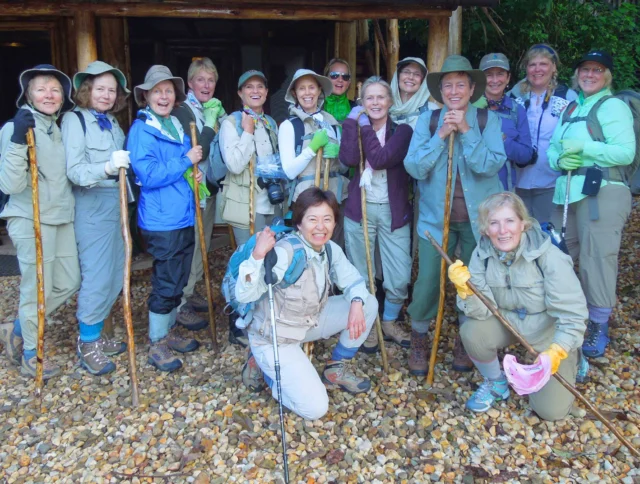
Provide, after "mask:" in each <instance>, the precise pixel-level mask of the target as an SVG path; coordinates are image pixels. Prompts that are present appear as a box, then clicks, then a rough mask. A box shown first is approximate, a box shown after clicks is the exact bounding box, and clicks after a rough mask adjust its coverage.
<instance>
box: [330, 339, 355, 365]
mask: <svg viewBox="0 0 640 484" xmlns="http://www.w3.org/2000/svg"><path fill="white" fill-rule="evenodd" d="M357 352H358V348H347V347H345V346H343V345H342V343H341V342H340V341H338V344H337V345H336V347H335V348H333V353H331V359H332V360H333V361H340V360H350V359H351V358H353V357H354V356H355V355H356V353H357Z"/></svg>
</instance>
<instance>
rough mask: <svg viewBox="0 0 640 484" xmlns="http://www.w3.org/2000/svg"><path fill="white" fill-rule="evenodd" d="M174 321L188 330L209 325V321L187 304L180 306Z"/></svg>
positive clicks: (197, 329)
mask: <svg viewBox="0 0 640 484" xmlns="http://www.w3.org/2000/svg"><path fill="white" fill-rule="evenodd" d="M176 323H178V324H179V325H180V326H182V327H184V328H187V329H188V330H190V331H200V330H201V329H204V328H206V327H207V326H208V325H209V321H208V320H207V319H206V318H203V317H202V316H200V315H199V314H198V313H196V312H195V311H194V310H193V308H192V307H191V306H189V305H188V304H185V305H184V306H182V307H181V308H180V311H178V314H177V315H176Z"/></svg>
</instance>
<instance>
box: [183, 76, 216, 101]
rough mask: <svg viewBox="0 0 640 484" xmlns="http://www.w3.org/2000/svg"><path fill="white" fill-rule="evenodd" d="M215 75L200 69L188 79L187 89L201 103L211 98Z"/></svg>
mask: <svg viewBox="0 0 640 484" xmlns="http://www.w3.org/2000/svg"><path fill="white" fill-rule="evenodd" d="M216 82H217V81H216V76H215V74H214V73H213V72H211V71H209V70H206V69H200V70H199V71H198V72H196V73H195V75H194V76H193V77H192V78H191V80H189V82H188V84H189V89H191V90H192V91H193V94H194V95H195V97H196V99H197V100H198V101H200V102H201V103H202V104H204V103H206V102H207V101H210V100H211V98H213V93H214V92H215V90H216Z"/></svg>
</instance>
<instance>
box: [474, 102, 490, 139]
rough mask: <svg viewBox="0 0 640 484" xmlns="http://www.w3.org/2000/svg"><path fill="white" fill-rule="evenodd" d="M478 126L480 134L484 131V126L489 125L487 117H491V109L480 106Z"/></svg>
mask: <svg viewBox="0 0 640 484" xmlns="http://www.w3.org/2000/svg"><path fill="white" fill-rule="evenodd" d="M477 117H478V128H480V134H482V133H484V128H486V127H487V119H489V110H488V109H486V108H478V114H477Z"/></svg>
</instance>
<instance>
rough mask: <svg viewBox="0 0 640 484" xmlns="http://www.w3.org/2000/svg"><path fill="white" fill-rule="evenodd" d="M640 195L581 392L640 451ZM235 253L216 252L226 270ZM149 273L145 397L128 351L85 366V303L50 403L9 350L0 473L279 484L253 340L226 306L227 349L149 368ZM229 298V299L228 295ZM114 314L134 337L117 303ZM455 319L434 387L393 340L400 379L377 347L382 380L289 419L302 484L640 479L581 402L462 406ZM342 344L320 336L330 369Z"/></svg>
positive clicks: (466, 380) (52, 328) (13, 307)
mask: <svg viewBox="0 0 640 484" xmlns="http://www.w3.org/2000/svg"><path fill="white" fill-rule="evenodd" d="M637 205H638V203H637V200H636V207H635V208H634V211H633V215H632V220H631V221H630V223H629V224H628V226H627V231H626V233H625V235H624V237H623V249H622V253H621V261H620V278H619V304H618V307H617V308H616V311H615V318H614V321H615V323H614V324H613V328H612V337H613V342H612V344H611V347H610V348H609V350H608V351H607V354H606V356H605V357H604V358H599V359H597V360H596V361H594V362H593V365H592V371H591V380H590V382H588V383H587V384H584V385H580V386H579V390H580V391H581V392H582V394H583V395H585V396H586V397H587V398H588V399H589V400H590V401H591V402H593V403H594V404H596V405H597V406H598V407H599V408H600V409H601V410H603V411H605V413H606V415H607V416H609V417H610V418H611V419H614V421H615V423H616V425H618V427H619V428H620V429H621V430H622V431H623V432H624V434H625V436H627V438H628V439H629V440H632V441H633V443H634V444H635V445H636V446H637V447H640V430H639V428H638V427H640V390H639V389H638V382H639V381H640V323H639V320H640V290H639V288H638V278H637V275H636V271H637V268H638V258H639V257H640V250H639V249H640V208H639V207H638V206H637ZM229 253H230V251H229V249H226V250H219V251H217V252H214V253H211V254H210V258H211V264H212V267H213V271H214V276H215V277H214V280H215V281H219V280H220V275H221V273H222V271H223V269H224V262H225V261H226V260H227V257H228V256H229ZM149 274H150V272H149V271H140V272H136V273H135V274H134V278H133V280H132V288H133V301H134V305H135V306H134V308H133V312H134V315H133V316H134V324H135V326H136V328H135V343H136V349H137V355H138V356H137V363H138V379H139V386H140V392H141V394H140V398H141V406H140V408H137V409H133V408H131V398H130V390H129V378H128V374H127V358H126V354H124V355H121V356H119V357H117V358H116V361H117V364H118V369H117V372H116V373H115V374H112V375H108V376H107V377H93V376H91V375H89V374H88V373H87V372H85V371H83V370H82V369H80V368H79V367H78V366H77V359H76V356H75V348H74V344H75V340H76V337H77V334H76V332H77V329H76V328H77V327H76V324H75V305H76V302H75V299H72V300H70V301H69V302H68V303H67V304H66V305H64V306H63V307H62V308H60V309H59V310H58V311H57V312H56V313H54V314H53V315H52V317H51V320H50V322H49V325H48V326H47V328H46V342H45V345H46V353H47V355H48V356H49V357H51V358H52V359H53V360H54V361H55V362H56V363H57V364H59V365H61V366H62V368H63V372H62V376H61V377H59V378H57V379H55V380H52V381H50V382H49V383H48V384H47V385H46V386H45V389H44V392H43V399H42V402H41V403H40V402H39V401H38V400H37V399H35V397H34V392H33V390H34V385H33V381H31V380H28V379H25V378H23V377H22V376H20V374H19V372H18V370H17V369H16V368H15V367H13V366H11V365H10V364H9V362H8V361H7V360H6V358H4V357H2V358H0V388H1V389H2V390H1V391H0V482H8V483H26V482H74V483H76V482H87V483H107V482H113V483H115V482H123V483H124V482H126V483H139V482H158V483H161V482H171V483H183V482H193V483H197V484H206V483H225V482H242V483H264V482H283V479H282V470H281V462H282V456H281V453H280V451H281V447H280V437H279V420H278V408H277V405H276V403H275V401H274V400H273V399H272V398H271V396H270V395H269V394H267V393H266V392H263V393H261V394H258V395H255V394H251V393H249V392H248V391H247V390H246V389H245V388H244V387H243V385H242V383H241V380H240V369H241V367H242V364H243V361H244V358H245V352H244V351H242V350H241V349H239V348H237V347H232V346H231V345H228V344H226V337H227V335H226V327H227V323H226V317H224V316H223V315H222V314H219V316H218V317H217V323H218V325H219V327H220V338H221V339H222V340H223V341H224V342H225V344H223V345H222V346H221V352H220V353H219V354H217V355H214V354H212V352H211V351H210V348H207V347H206V341H207V332H206V331H203V332H200V333H199V334H198V338H199V339H200V340H201V341H203V342H205V345H203V347H201V349H200V350H198V351H197V352H196V353H195V354H191V355H186V358H184V363H185V366H184V367H183V369H182V370H180V371H178V372H176V373H174V374H169V375H167V374H162V373H160V372H157V371H156V370H155V369H153V368H152V367H150V366H149V365H147V363H146V350H147V341H146V305H145V302H146V296H147V294H148V291H149ZM18 283H19V279H18V278H17V277H6V278H0V291H1V294H2V300H1V301H0V321H9V320H11V319H12V318H14V317H15V315H16V313H17V304H18V295H19V293H18ZM217 289H218V287H217V286H216V291H217ZM200 290H201V292H202V293H203V294H204V290H203V287H200ZM450 292H451V293H452V292H453V291H450ZM222 304H223V301H222V299H221V298H218V300H217V302H216V305H217V306H216V307H217V308H221V307H222ZM114 318H115V322H116V334H119V335H122V336H123V335H124V330H123V327H122V324H123V323H122V311H121V310H120V309H119V308H118V309H117V311H116V313H115V315H114ZM453 318H454V311H453V297H451V298H450V299H449V301H448V306H447V312H446V320H447V323H446V324H445V326H444V328H443V338H442V341H441V346H440V350H441V351H440V356H439V358H438V366H437V370H436V377H435V381H436V384H435V386H434V387H433V388H432V389H426V388H425V387H424V385H423V382H422V381H421V380H418V379H416V378H414V377H411V376H410V375H409V374H408V371H407V369H406V362H407V357H408V355H407V351H406V350H402V349H398V348H397V347H388V353H389V362H390V365H391V367H392V368H391V371H390V374H389V375H388V376H386V375H384V374H383V372H382V370H381V366H380V361H379V358H378V357H368V356H365V355H358V356H357V357H356V360H357V365H358V367H359V368H360V370H362V371H363V372H365V373H366V374H368V375H370V377H371V378H372V381H373V390H372V392H371V393H370V394H368V395H365V396H359V397H353V396H350V395H348V394H345V393H342V392H339V391H338V392H332V393H331V399H330V405H329V413H328V414H327V415H326V416H325V417H324V418H323V419H322V420H317V421H314V422H305V421H303V420H302V419H300V418H299V417H296V416H295V415H293V414H292V413H288V414H287V415H285V419H286V427H287V441H288V443H289V465H290V470H291V482H303V483H308V484H312V483H322V482H327V483H329V482H336V483H344V482H348V483H356V482H358V483H360V482H374V483H380V482H408V483H413V482H415V483H424V482H464V483H470V482H477V483H481V482H535V483H538V482H540V483H542V482H623V483H624V484H634V483H636V484H637V483H640V470H639V469H638V467H637V465H638V462H637V461H635V462H634V461H633V460H632V458H631V456H630V454H629V452H628V451H627V450H626V449H625V448H624V447H621V446H620V443H619V442H618V441H617V440H616V438H615V437H614V436H613V434H611V433H610V432H609V431H608V430H607V429H606V427H604V425H602V424H601V423H600V422H599V421H597V420H593V419H591V418H590V417H589V416H588V415H585V411H584V410H583V409H575V411H574V412H573V414H574V415H573V416H570V417H568V418H567V419H565V420H561V421H558V422H554V423H550V422H544V421H541V420H540V419H539V418H538V417H537V416H536V415H535V414H533V413H532V411H531V409H530V407H529V406H528V404H527V401H526V399H525V398H521V397H519V396H517V395H515V394H514V393H512V397H511V398H510V400H509V401H508V402H506V403H502V404H501V405H500V406H499V407H497V408H495V409H492V410H490V411H489V412H487V413H485V414H481V415H474V414H470V413H469V412H467V411H465V410H464V402H465V401H466V399H467V398H468V397H469V396H470V394H471V392H473V391H474V389H475V388H476V387H477V384H478V382H479V376H478V374H477V373H475V372H474V373H472V374H460V373H456V372H453V371H451V370H449V369H448V367H449V364H450V362H451V358H452V357H451V351H452V348H453V340H454V335H455V332H454V326H453V324H450V323H451V322H452V321H453ZM334 342H335V340H329V341H326V342H322V343H320V344H316V353H315V358H314V362H315V364H316V366H317V368H318V369H321V367H322V364H323V362H324V360H325V359H326V358H327V357H328V356H329V351H330V349H331V347H332V345H333V344H334ZM516 354H521V353H518V351H516Z"/></svg>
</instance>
